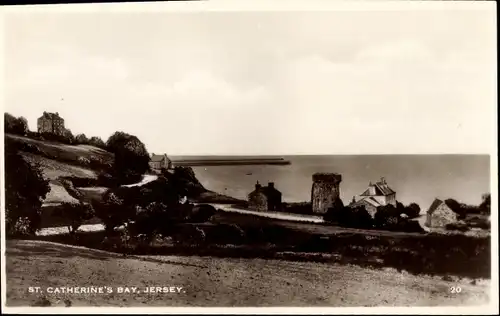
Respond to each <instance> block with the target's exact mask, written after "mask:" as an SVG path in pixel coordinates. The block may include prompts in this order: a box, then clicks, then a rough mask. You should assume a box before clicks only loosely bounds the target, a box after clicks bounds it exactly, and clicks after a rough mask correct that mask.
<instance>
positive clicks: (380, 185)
mask: <svg viewBox="0 0 500 316" xmlns="http://www.w3.org/2000/svg"><path fill="white" fill-rule="evenodd" d="M394 193H396V192H394V190H392V189H391V188H390V187H389V185H388V184H387V183H385V182H382V181H379V182H377V183H375V184H372V185H370V186H369V187H368V189H366V191H365V192H363V193H362V194H361V196H374V195H383V196H387V195H391V194H394Z"/></svg>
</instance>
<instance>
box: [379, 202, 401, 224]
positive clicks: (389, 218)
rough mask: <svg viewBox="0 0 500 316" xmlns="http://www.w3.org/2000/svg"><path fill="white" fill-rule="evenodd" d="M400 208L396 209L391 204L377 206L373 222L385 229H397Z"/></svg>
mask: <svg viewBox="0 0 500 316" xmlns="http://www.w3.org/2000/svg"><path fill="white" fill-rule="evenodd" d="M400 211H401V209H399V210H398V209H397V208H396V207H394V206H393V205H391V204H388V205H385V206H381V207H379V208H378V210H377V212H376V213H375V216H374V223H375V226H376V227H377V228H380V229H385V230H397V225H398V222H399V219H400V215H401V213H400Z"/></svg>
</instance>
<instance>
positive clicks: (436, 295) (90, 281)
mask: <svg viewBox="0 0 500 316" xmlns="http://www.w3.org/2000/svg"><path fill="white" fill-rule="evenodd" d="M6 260H7V262H6V275H7V293H6V296H7V301H6V304H7V306H28V305H31V306H33V305H35V304H36V303H37V302H38V303H39V302H40V301H41V298H42V296H43V295H42V294H35V293H33V294H29V293H27V292H26V285H30V286H39V287H41V288H42V289H43V290H45V289H47V287H62V286H74V285H76V286H79V287H86V286H87V287H88V286H108V287H113V288H114V289H115V290H116V287H118V286H129V287H138V289H139V290H141V291H142V290H143V289H144V288H145V287H171V286H172V287H182V289H181V291H180V293H156V294H145V293H138V294H117V293H113V294H87V295H78V294H73V295H71V294H66V295H64V294H45V297H46V299H47V300H48V301H49V302H50V303H51V305H52V306H54V305H55V306H64V299H68V300H69V301H70V302H71V304H72V306H137V307H139V306H164V307H166V306H227V307H230V306H262V307H265V306H318V307H319V306H322V307H328V306H330V307H341V306H467V305H470V306H472V305H475V306H477V305H484V304H487V303H488V301H489V287H490V281H486V280H483V281H478V282H477V283H474V284H472V283H471V280H468V279H461V280H449V281H445V280H442V279H441V278H436V277H430V276H414V275H410V274H406V273H394V271H393V270H392V269H386V270H371V269H365V268H361V267H357V266H352V265H338V264H324V263H314V262H291V261H282V260H268V259H232V258H224V259H222V258H206V257H196V256H193V257H177V256H166V257H165V256H155V257H154V258H153V257H124V256H121V255H116V254H112V253H107V252H104V251H97V250H91V249H88V248H81V247H72V246H66V245H61V244H55V243H48V242H41V241H7V252H6ZM34 260H36V262H37V264H36V265H32V264H26V262H29V261H34ZM55 276H57V277H55ZM368 280H369V281H368ZM75 282H76V283H75ZM452 286H453V287H461V289H462V291H461V293H457V294H452V293H450V288H451V287H452ZM115 292H116V291H115ZM402 293H404V295H401V294H402Z"/></svg>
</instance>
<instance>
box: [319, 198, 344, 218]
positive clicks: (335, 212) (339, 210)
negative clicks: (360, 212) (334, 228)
mask: <svg viewBox="0 0 500 316" xmlns="http://www.w3.org/2000/svg"><path fill="white" fill-rule="evenodd" d="M347 214H348V210H346V208H345V207H344V203H343V202H342V200H341V199H340V198H337V199H336V200H335V201H334V202H333V205H332V207H330V208H329V209H328V210H327V211H326V213H325V214H324V215H323V219H324V220H325V222H331V223H332V222H336V223H342V222H346V221H347V219H346V217H347V216H348V215H347Z"/></svg>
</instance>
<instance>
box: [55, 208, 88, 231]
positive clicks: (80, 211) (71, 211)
mask: <svg viewBox="0 0 500 316" xmlns="http://www.w3.org/2000/svg"><path fill="white" fill-rule="evenodd" d="M52 215H53V216H56V217H59V218H62V219H64V220H65V221H66V224H67V227H68V231H69V232H70V234H74V233H75V232H76V231H77V230H78V228H80V226H82V225H83V223H84V222H85V221H87V220H90V219H92V218H93V217H94V216H95V212H94V209H93V207H92V205H90V204H84V203H62V204H61V205H60V206H59V207H57V208H56V209H55V210H54V212H53V213H52Z"/></svg>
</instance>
